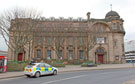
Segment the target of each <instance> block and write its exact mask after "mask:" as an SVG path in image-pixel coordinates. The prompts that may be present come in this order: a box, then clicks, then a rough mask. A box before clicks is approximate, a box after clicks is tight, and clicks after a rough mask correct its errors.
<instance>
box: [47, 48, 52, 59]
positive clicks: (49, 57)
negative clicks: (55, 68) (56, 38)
mask: <svg viewBox="0 0 135 84" xmlns="http://www.w3.org/2000/svg"><path fill="white" fill-rule="evenodd" d="M47 59H51V50H47Z"/></svg>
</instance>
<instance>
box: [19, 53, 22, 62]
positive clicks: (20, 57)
mask: <svg viewBox="0 0 135 84" xmlns="http://www.w3.org/2000/svg"><path fill="white" fill-rule="evenodd" d="M22 58H23V53H19V54H18V61H22Z"/></svg>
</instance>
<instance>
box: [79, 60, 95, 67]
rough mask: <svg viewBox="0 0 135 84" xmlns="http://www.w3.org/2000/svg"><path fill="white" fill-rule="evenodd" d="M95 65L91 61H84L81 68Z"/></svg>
mask: <svg viewBox="0 0 135 84" xmlns="http://www.w3.org/2000/svg"><path fill="white" fill-rule="evenodd" d="M96 66H97V65H96V64H94V63H93V61H85V62H83V63H82V64H81V67H96Z"/></svg>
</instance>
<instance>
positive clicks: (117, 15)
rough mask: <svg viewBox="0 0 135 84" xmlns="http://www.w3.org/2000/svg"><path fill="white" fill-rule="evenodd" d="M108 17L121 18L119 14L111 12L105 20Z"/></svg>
mask: <svg viewBox="0 0 135 84" xmlns="http://www.w3.org/2000/svg"><path fill="white" fill-rule="evenodd" d="M108 17H120V16H119V14H118V13H117V12H115V11H112V10H111V11H109V12H108V13H107V14H106V16H105V18H108Z"/></svg>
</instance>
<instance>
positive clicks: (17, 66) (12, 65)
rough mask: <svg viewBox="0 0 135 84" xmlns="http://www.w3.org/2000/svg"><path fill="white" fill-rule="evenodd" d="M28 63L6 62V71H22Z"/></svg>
mask: <svg viewBox="0 0 135 84" xmlns="http://www.w3.org/2000/svg"><path fill="white" fill-rule="evenodd" d="M26 65H28V63H24V62H8V63H7V71H23V70H24V67H25V66H26Z"/></svg>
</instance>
